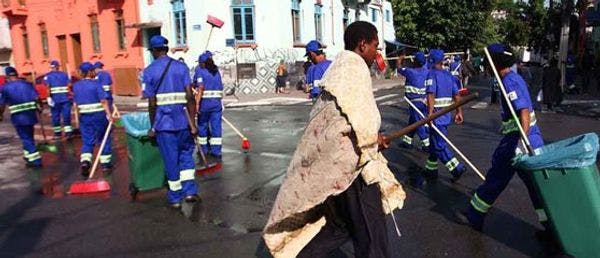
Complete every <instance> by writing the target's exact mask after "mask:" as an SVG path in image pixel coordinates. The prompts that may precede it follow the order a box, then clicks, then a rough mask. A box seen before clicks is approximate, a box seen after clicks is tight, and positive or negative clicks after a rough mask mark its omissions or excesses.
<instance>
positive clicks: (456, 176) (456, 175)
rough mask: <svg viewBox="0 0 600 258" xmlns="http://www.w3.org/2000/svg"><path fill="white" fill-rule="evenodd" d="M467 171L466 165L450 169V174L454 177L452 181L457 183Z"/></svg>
mask: <svg viewBox="0 0 600 258" xmlns="http://www.w3.org/2000/svg"><path fill="white" fill-rule="evenodd" d="M466 171H467V168H466V167H464V166H460V167H457V168H455V169H454V170H452V171H450V174H451V175H452V178H451V179H450V181H451V182H452V183H456V181H458V180H459V179H460V177H461V176H462V175H463V174H464V173H465V172H466Z"/></svg>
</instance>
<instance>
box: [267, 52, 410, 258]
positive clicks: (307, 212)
mask: <svg viewBox="0 0 600 258" xmlns="http://www.w3.org/2000/svg"><path fill="white" fill-rule="evenodd" d="M321 85H322V87H323V89H324V93H323V94H322V95H321V97H320V99H319V100H318V101H317V103H316V104H315V106H314V107H313V110H312V111H311V116H310V121H309V124H308V125H307V127H306V129H305V131H304V135H303V136H302V138H301V139H300V143H299V144H298V147H297V149H296V152H295V153H294V157H293V159H292V162H291V163H290V166H289V167H288V170H287V174H286V177H285V180H284V181H283V183H282V185H281V188H280V189H279V193H278V195H277V199H276V201H275V204H274V206H273V209H272V211H271V214H270V217H269V220H268V221H267V225H266V226H265V229H264V236H263V237H264V239H265V243H266V245H267V247H268V248H269V250H270V251H271V253H272V254H273V256H275V257H295V256H296V255H297V254H298V253H299V252H300V251H301V250H302V248H303V247H304V246H305V245H306V244H307V243H308V242H309V241H310V240H311V239H312V238H313V237H314V236H315V235H316V234H317V233H318V232H319V230H320V229H321V227H322V226H323V225H325V217H324V216H323V213H322V210H321V209H322V207H321V205H320V204H322V203H323V202H324V201H325V200H326V199H327V197H328V196H331V195H337V194H340V193H341V192H343V191H345V190H346V189H347V188H348V187H349V186H350V184H351V183H352V181H354V179H356V177H357V176H358V175H361V176H362V177H363V178H364V180H365V182H367V184H374V183H376V184H378V185H379V187H380V190H381V192H382V203H383V207H382V209H383V210H384V211H385V213H386V214H389V213H390V212H391V211H393V210H394V209H397V208H401V207H402V205H403V203H404V198H405V193H404V191H403V190H402V187H401V186H400V184H399V183H398V182H397V181H396V179H395V178H394V175H393V174H392V173H391V171H390V170H389V169H388V167H387V160H386V159H385V158H384V157H383V156H382V155H381V153H379V152H378V145H377V135H378V131H379V127H380V125H381V117H380V114H379V110H378V109H377V105H376V103H375V99H374V97H373V92H372V85H371V77H370V74H369V69H368V67H367V65H366V64H365V62H364V60H363V59H362V58H361V57H360V56H359V55H357V54H356V53H354V52H351V51H344V52H342V53H340V54H339V55H338V56H337V57H336V59H335V61H334V62H333V63H332V64H331V66H330V67H329V69H328V70H327V72H326V73H325V76H324V78H323V80H322V82H321Z"/></svg>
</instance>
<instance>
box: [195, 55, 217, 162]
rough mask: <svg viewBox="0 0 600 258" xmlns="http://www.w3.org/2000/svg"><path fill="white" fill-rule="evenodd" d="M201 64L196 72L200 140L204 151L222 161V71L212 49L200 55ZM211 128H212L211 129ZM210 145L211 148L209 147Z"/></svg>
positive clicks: (199, 61)
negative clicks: (220, 71)
mask: <svg viewBox="0 0 600 258" xmlns="http://www.w3.org/2000/svg"><path fill="white" fill-rule="evenodd" d="M198 63H199V66H198V67H197V68H196V71H195V73H194V88H196V91H197V95H198V97H197V99H198V108H199V110H200V112H199V113H198V142H200V145H201V148H202V151H203V152H204V153H207V154H209V155H210V156H212V157H213V158H214V159H216V160H217V161H219V162H220V161H221V145H222V142H223V138H221V135H222V134H223V128H222V126H221V119H222V116H223V104H222V101H221V100H222V98H223V82H222V81H221V73H219V68H218V67H217V65H215V62H214V61H213V59H212V53H211V52H210V51H206V52H204V53H203V54H202V55H200V57H198ZM209 128H210V129H209ZM209 146H210V149H209Z"/></svg>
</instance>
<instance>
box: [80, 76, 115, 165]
mask: <svg viewBox="0 0 600 258" xmlns="http://www.w3.org/2000/svg"><path fill="white" fill-rule="evenodd" d="M73 99H74V100H75V104H77V108H78V109H79V131H80V132H81V139H82V141H83V144H82V145H81V155H80V162H81V163H84V162H89V163H91V162H92V155H93V153H94V146H95V145H96V144H98V145H100V144H101V143H102V138H103V137H104V133H105V132H106V129H107V127H108V119H107V118H106V112H105V111H104V107H103V106H102V100H108V96H107V95H106V92H105V91H104V89H102V85H101V84H100V83H98V82H97V81H96V80H92V79H83V80H79V81H77V82H76V83H75V84H73ZM111 143H112V140H111V137H110V135H109V137H108V139H107V140H106V144H105V145H104V149H102V150H100V151H99V152H100V164H101V165H102V167H105V168H109V167H111V166H112V164H111V159H112V151H111V145H112V144H111Z"/></svg>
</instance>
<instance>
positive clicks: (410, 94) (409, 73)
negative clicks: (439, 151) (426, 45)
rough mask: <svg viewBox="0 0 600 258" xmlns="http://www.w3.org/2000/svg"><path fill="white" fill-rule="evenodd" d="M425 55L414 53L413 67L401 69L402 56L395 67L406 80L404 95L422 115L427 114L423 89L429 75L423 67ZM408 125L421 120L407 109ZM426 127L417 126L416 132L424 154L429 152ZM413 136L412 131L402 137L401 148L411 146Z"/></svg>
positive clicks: (411, 110)
mask: <svg viewBox="0 0 600 258" xmlns="http://www.w3.org/2000/svg"><path fill="white" fill-rule="evenodd" d="M425 60H426V58H425V53H423V52H421V51H419V52H417V53H415V62H414V67H412V68H410V67H403V66H402V61H404V55H401V56H399V57H398V60H397V61H396V67H398V73H400V74H402V76H404V77H405V78H406V81H405V84H404V95H405V96H406V98H408V99H409V100H410V101H411V102H412V103H413V104H414V105H415V106H416V107H417V108H418V109H419V110H420V111H421V113H422V114H427V105H426V102H427V98H426V93H427V89H426V88H425V79H426V78H427V74H429V69H427V67H425V65H426V64H425V63H426V61H425ZM408 116H409V118H408V123H409V124H412V123H415V122H417V121H419V120H421V119H422V117H421V116H420V115H419V113H418V112H417V111H416V110H414V109H412V108H409V109H408ZM427 131H428V129H427V126H426V125H424V126H419V127H418V128H417V130H416V133H417V135H419V138H421V149H422V150H423V151H425V152H429V134H428V132H427ZM414 135H415V131H412V132H410V133H408V134H406V135H404V136H403V137H402V143H401V146H402V147H406V148H408V147H410V146H412V138H413V136H414Z"/></svg>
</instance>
